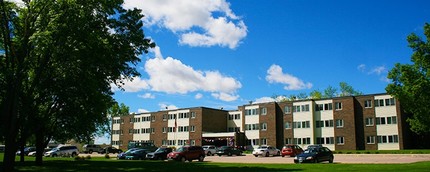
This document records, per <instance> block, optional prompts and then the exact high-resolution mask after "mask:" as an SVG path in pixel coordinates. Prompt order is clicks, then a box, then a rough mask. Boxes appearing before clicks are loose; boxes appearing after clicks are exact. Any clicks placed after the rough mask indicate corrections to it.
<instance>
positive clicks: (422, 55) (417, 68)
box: [386, 23, 430, 134]
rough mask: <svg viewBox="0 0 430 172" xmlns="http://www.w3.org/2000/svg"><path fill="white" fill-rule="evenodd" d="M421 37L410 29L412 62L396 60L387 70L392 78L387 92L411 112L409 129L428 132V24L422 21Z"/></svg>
mask: <svg viewBox="0 0 430 172" xmlns="http://www.w3.org/2000/svg"><path fill="white" fill-rule="evenodd" d="M424 35H425V36H426V40H423V39H422V38H420V37H419V36H418V35H416V34H414V33H412V34H410V35H409V36H408V37H407V41H408V43H409V47H410V48H412V50H413V54H412V56H411V61H412V64H399V63H397V64H395V66H394V68H393V69H391V71H390V72H389V74H388V78H389V79H391V80H392V83H390V84H389V85H388V86H387V87H386V91H387V93H388V94H390V95H393V96H394V97H395V98H396V99H397V100H399V101H400V102H401V103H402V107H403V109H404V110H405V111H406V112H407V113H410V114H413V116H412V117H411V118H409V119H407V121H408V122H409V123H410V125H411V129H412V131H414V132H416V133H419V134H421V133H430V113H429V112H430V106H429V103H428V100H430V72H429V70H430V42H429V41H430V24H428V23H426V24H425V25H424Z"/></svg>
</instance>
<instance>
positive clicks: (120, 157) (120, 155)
mask: <svg viewBox="0 0 430 172" xmlns="http://www.w3.org/2000/svg"><path fill="white" fill-rule="evenodd" d="M136 149H138V148H131V149H129V150H127V151H125V152H121V153H119V154H118V155H117V156H116V159H125V156H127V153H129V152H131V151H134V150H136Z"/></svg>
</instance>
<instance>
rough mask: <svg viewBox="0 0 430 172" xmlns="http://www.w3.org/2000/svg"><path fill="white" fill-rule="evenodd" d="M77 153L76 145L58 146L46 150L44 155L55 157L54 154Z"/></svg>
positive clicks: (68, 154)
mask: <svg viewBox="0 0 430 172" xmlns="http://www.w3.org/2000/svg"><path fill="white" fill-rule="evenodd" d="M78 154H79V151H78V148H77V147H76V146H59V147H56V148H54V149H52V150H50V151H48V152H45V156H50V157H56V156H72V157H74V156H77V155H78Z"/></svg>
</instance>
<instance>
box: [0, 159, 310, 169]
mask: <svg viewBox="0 0 430 172" xmlns="http://www.w3.org/2000/svg"><path fill="white" fill-rule="evenodd" d="M0 164H1V163H0ZM0 166H1V165H0ZM290 167H291V166H290ZM15 169H17V171H28V172H33V171H34V172H36V171H95V172H98V171H101V172H110V171H112V172H113V171H115V172H117V171H131V172H134V171H145V172H146V171H150V172H157V171H174V172H178V171H187V172H197V171H198V172H200V171H204V172H222V171H234V172H262V171H264V172H280V171H302V169H287V168H285V166H284V165H279V164H277V165H276V164H273V165H270V164H264V165H262V164H236V163H234V164H233V163H232V164H230V163H208V162H195V161H194V162H191V163H189V162H186V163H181V162H166V161H127V160H112V161H106V160H104V161H103V160H85V161H73V160H52V161H45V162H44V163H43V166H36V165H35V163H34V162H24V163H19V162H17V163H16V167H15Z"/></svg>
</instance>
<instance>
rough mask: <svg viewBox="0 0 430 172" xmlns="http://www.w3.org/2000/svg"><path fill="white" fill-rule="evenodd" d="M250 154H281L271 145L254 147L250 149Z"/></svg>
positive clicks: (256, 155)
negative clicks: (252, 149)
mask: <svg viewBox="0 0 430 172" xmlns="http://www.w3.org/2000/svg"><path fill="white" fill-rule="evenodd" d="M252 154H253V155H254V156H255V157H258V156H266V157H268V156H270V155H272V156H279V155H281V151H280V150H279V149H277V148H275V147H273V146H267V145H263V146H259V147H258V148H257V149H254V151H252Z"/></svg>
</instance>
